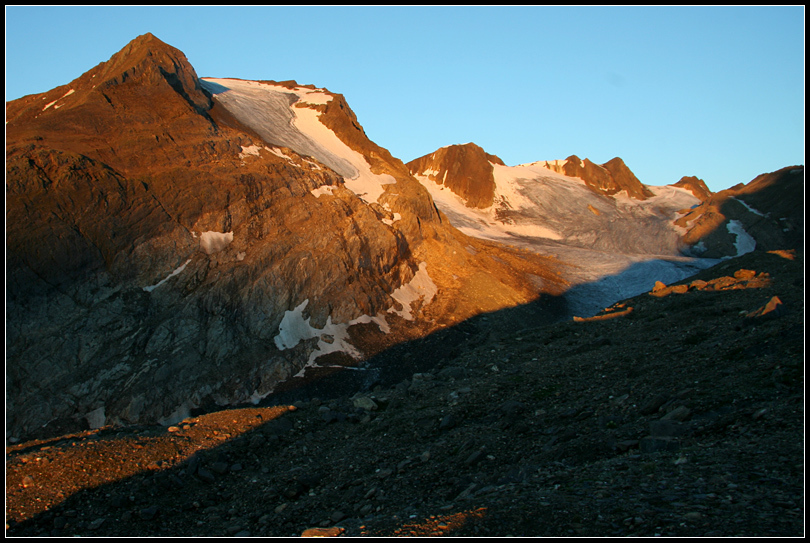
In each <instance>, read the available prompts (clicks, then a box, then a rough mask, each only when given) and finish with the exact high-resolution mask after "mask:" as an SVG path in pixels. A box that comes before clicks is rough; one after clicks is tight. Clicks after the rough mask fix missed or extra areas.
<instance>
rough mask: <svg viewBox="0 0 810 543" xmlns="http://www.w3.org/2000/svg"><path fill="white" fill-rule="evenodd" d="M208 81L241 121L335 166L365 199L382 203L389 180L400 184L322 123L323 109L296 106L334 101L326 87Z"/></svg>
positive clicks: (215, 92) (347, 183)
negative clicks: (378, 171)
mask: <svg viewBox="0 0 810 543" xmlns="http://www.w3.org/2000/svg"><path fill="white" fill-rule="evenodd" d="M203 81H204V82H207V83H209V87H210V88H211V90H212V92H214V94H215V96H216V98H217V100H219V101H220V102H221V103H222V104H223V105H224V106H225V107H226V109H228V110H229V111H230V112H231V113H233V114H234V115H235V116H236V117H237V118H238V119H239V120H240V121H242V122H243V123H245V124H246V125H248V126H250V127H251V128H253V129H254V130H256V131H257V133H258V134H260V135H262V136H263V137H264V135H265V134H270V135H272V137H273V138H275V139H276V140H280V141H268V143H270V144H276V145H283V146H285V147H289V148H290V149H293V150H294V151H295V152H297V153H299V154H301V155H303V156H306V155H308V156H312V157H314V158H316V159H318V161H320V162H321V163H323V164H326V165H328V166H330V167H331V168H332V169H334V170H335V171H336V172H337V173H339V174H340V175H342V176H343V177H344V179H345V185H346V187H347V188H348V189H349V190H351V191H352V192H354V193H355V194H357V195H358V196H359V197H360V198H362V199H363V200H364V201H366V202H368V203H373V202H377V201H378V199H379V197H380V196H381V195H382V193H383V192H384V191H385V188H384V185H390V184H394V183H396V179H394V177H392V176H390V175H388V174H380V175H377V174H374V173H372V171H371V167H370V165H369V164H368V162H367V161H366V159H365V157H363V155H362V154H360V153H358V152H357V151H355V150H353V149H352V148H350V147H349V146H348V145H346V144H345V143H343V141H341V140H340V138H338V136H337V135H336V134H335V133H334V132H333V131H332V130H331V129H329V128H327V127H326V126H325V125H324V124H323V123H321V122H320V120H319V117H320V112H318V111H316V110H314V109H312V108H308V107H295V106H296V105H299V104H312V105H323V104H327V103H329V101H331V100H332V96H331V95H330V94H328V93H326V92H325V91H323V89H315V90H313V89H307V88H304V87H296V88H294V89H290V88H287V87H283V86H281V85H273V84H270V83H259V82H256V81H243V80H238V79H209V78H206V79H204V80H203ZM289 95H293V96H294V97H295V103H293V104H292V106H291V105H289V101H288V100H286V98H285V97H286V96H289ZM290 117H291V119H290ZM285 119H290V120H289V123H288V124H285V122H286V121H285ZM268 137H270V136H268Z"/></svg>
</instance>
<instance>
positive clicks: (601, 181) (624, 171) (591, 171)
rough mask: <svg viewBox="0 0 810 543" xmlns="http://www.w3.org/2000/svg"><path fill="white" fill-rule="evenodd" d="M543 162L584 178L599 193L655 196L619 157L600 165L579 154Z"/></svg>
mask: <svg viewBox="0 0 810 543" xmlns="http://www.w3.org/2000/svg"><path fill="white" fill-rule="evenodd" d="M543 164H544V165H545V167H546V168H548V169H550V170H552V171H556V172H558V173H561V174H564V175H567V176H568V177H577V178H579V179H582V180H583V181H585V184H586V185H587V186H588V187H589V188H590V189H591V190H593V191H594V192H596V193H597V194H603V195H606V196H611V195H614V194H616V193H618V192H621V191H623V190H624V191H627V194H628V195H629V196H630V197H632V198H636V199H638V200H644V199H646V198H649V197H651V196H653V193H652V192H650V190H649V189H648V188H647V187H645V186H644V185H643V184H642V183H641V181H639V180H638V178H637V177H636V176H635V175H634V174H633V172H632V171H630V168H628V167H627V165H626V164H625V163H624V161H623V160H622V159H621V158H619V157H616V158H614V159H612V160H609V161H608V162H605V163H604V164H601V165H599V164H595V163H594V162H591V161H590V160H588V159H587V158H586V159H584V160H582V159H580V158H579V157H578V156H577V155H571V156H569V157H568V158H566V159H565V160H563V161H559V160H555V161H550V162H549V161H546V162H545V163H543Z"/></svg>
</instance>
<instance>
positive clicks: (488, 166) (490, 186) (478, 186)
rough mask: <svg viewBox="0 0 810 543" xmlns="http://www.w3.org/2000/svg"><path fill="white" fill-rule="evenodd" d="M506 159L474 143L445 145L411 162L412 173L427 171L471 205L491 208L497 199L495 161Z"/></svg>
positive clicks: (435, 179) (433, 178)
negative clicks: (494, 174)
mask: <svg viewBox="0 0 810 543" xmlns="http://www.w3.org/2000/svg"><path fill="white" fill-rule="evenodd" d="M493 164H500V165H501V166H503V165H504V164H503V161H502V160H501V159H500V158H498V157H497V156H495V155H491V154H489V153H486V152H485V151H484V150H483V149H482V148H481V147H479V146H478V145H476V144H474V143H467V144H464V145H450V146H449V147H442V148H441V149H437V150H436V152H434V153H431V154H430V155H425V156H423V157H420V158H417V159H415V160H412V161H410V162H408V163H407V166H408V169H409V170H410V173H411V174H420V175H427V176H428V177H429V178H430V179H431V180H432V181H435V182H436V183H437V184H439V185H444V186H445V187H447V188H449V189H450V190H452V191H453V192H454V193H456V194H457V195H459V196H460V197H461V198H463V199H464V201H465V203H466V205H467V206H469V207H475V208H487V207H489V206H491V205H492V204H493V202H494V200H495V179H494V178H493V175H492V165H493Z"/></svg>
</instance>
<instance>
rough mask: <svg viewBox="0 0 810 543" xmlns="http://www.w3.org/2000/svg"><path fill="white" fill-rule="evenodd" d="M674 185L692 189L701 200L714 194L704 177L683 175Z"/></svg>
mask: <svg viewBox="0 0 810 543" xmlns="http://www.w3.org/2000/svg"><path fill="white" fill-rule="evenodd" d="M672 186H673V187H680V188H682V189H686V190H688V191H690V192H691V193H692V194H694V195H695V197H696V198H698V199H699V200H700V201H701V202H702V201H704V200H706V198H708V197H709V196H711V194H712V191H710V190H709V187H707V186H706V183H705V182H704V181H703V179H699V178H697V177H695V176H694V175H691V176H686V175H685V176H683V177H681V179H680V181H678V182H677V183H675V184H674V185H672Z"/></svg>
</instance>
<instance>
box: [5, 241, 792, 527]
mask: <svg viewBox="0 0 810 543" xmlns="http://www.w3.org/2000/svg"><path fill="white" fill-rule="evenodd" d="M793 256H794V255H786V254H782V255H781V256H780V255H776V254H768V253H760V252H755V253H751V254H749V255H745V256H743V257H740V258H737V259H732V260H728V261H726V262H724V263H722V264H719V265H718V266H716V267H714V268H711V269H709V270H705V271H703V272H701V273H700V274H698V275H697V276H695V277H692V278H690V279H688V280H686V281H684V282H682V286H680V287H678V286H670V287H668V288H661V286H659V288H658V289H656V290H655V291H654V292H653V293H650V294H642V295H640V296H637V297H635V298H632V299H629V300H626V301H624V302H622V303H621V304H616V305H615V306H614V307H611V308H608V309H606V310H605V311H604V312H603V313H602V315H600V316H599V318H596V319H590V320H585V321H581V322H572V321H567V322H560V323H557V324H552V325H548V326H542V327H534V326H533V325H532V323H531V322H530V321H522V322H516V321H515V320H514V319H513V318H511V315H512V314H511V313H509V312H503V313H495V314H490V315H485V316H479V317H477V318H475V319H472V320H470V321H467V322H465V323H463V324H461V325H459V326H456V327H454V328H452V329H447V330H444V331H442V332H439V333H436V334H433V335H432V336H430V337H428V338H424V339H423V340H420V341H416V342H411V343H410V344H408V345H402V346H399V347H396V348H394V349H391V350H390V351H387V352H386V353H383V355H381V356H380V359H379V360H373V361H371V362H370V363H369V365H368V367H367V369H366V370H361V371H348V370H347V371H343V372H340V374H341V375H342V374H346V375H349V374H351V375H352V376H353V377H352V378H351V379H348V380H344V381H340V380H335V381H334V383H336V384H335V385H334V386H331V387H329V386H323V384H321V385H320V386H319V387H314V386H313V387H311V388H309V389H301V390H298V391H296V393H295V397H292V396H291V397H290V398H289V399H290V401H289V402H288V403H286V404H281V405H276V406H267V407H251V408H245V409H233V410H228V411H220V412H217V413H208V414H201V415H199V416H197V417H193V418H190V419H187V420H186V421H183V422H182V423H180V424H178V425H177V426H175V427H171V428H168V429H166V428H160V427H138V428H107V429H101V430H97V431H92V432H91V431H88V432H84V433H80V434H73V435H70V436H61V437H59V438H55V439H51V440H40V441H35V442H28V443H21V444H15V445H13V446H8V447H7V448H6V534H7V535H10V536H38V535H50V536H57V535H63V536H72V535H81V536H99V537H100V536H298V535H343V536H361V535H367V536H396V535H400V536H412V535H424V536H428V535H438V536H442V535H446V536H482V537H483V536H507V535H513V536H626V535H639V536H654V535H661V536H678V537H680V536H803V535H804V364H803V359H804V275H803V273H804V271H803V267H804V264H803V255H799V256H798V257H795V258H786V257H793ZM774 297H778V299H779V301H780V302H781V304H776V303H775V302H774V303H772V304H771V308H772V309H773V310H771V311H768V312H763V311H758V310H759V309H761V308H764V307H766V304H768V302H769V301H772V300H773V298H774ZM337 383H340V384H337Z"/></svg>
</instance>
